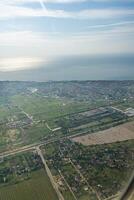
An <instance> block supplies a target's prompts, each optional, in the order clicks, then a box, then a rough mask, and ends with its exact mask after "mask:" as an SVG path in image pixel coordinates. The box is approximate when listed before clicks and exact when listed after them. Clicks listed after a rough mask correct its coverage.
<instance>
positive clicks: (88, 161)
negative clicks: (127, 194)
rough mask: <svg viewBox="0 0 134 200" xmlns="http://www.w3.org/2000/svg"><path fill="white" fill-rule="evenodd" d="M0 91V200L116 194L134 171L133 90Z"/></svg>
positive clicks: (36, 87)
mask: <svg viewBox="0 0 134 200" xmlns="http://www.w3.org/2000/svg"><path fill="white" fill-rule="evenodd" d="M1 84H2V87H3V88H4V90H0V200H21V199H23V200H37V199H38V200H50V199H51V200H58V197H59V194H61V195H62V196H63V198H61V199H64V200H76V199H77V200H89V199H90V200H100V199H101V200H104V199H106V198H109V197H111V196H112V195H117V194H119V193H121V191H122V188H123V187H124V186H125V183H126V182H127V180H128V179H129V176H130V175H131V172H132V169H133V168H134V165H133V163H134V162H133V158H134V156H133V155H134V151H133V145H134V144H133V141H134V134H133V132H134V116H133V115H132V114H133V112H134V111H133V109H134V105H133V98H134V91H133V89H134V87H133V84H134V83H133V82H131V81H130V82H129V81H128V82H127V81H126V82H103V81H102V82H101V81H100V82H99V81H95V82H90V81H85V82H79V81H74V82H50V83H49V82H48V83H35V82H3V83H0V86H1ZM40 153H41V154H40ZM44 163H45V164H44ZM47 169H48V170H47ZM53 188H55V190H54V189H53ZM57 191H58V192H57ZM57 196H58V197H57Z"/></svg>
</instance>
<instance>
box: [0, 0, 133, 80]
mask: <svg viewBox="0 0 134 200" xmlns="http://www.w3.org/2000/svg"><path fill="white" fill-rule="evenodd" d="M133 57H134V0H0V80H37V81H46V80H71V79H79V80H81V79H134V58H133Z"/></svg>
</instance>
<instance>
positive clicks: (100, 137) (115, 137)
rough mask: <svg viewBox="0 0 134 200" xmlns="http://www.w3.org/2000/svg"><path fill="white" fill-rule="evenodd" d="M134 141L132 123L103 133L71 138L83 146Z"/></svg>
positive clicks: (133, 126)
mask: <svg viewBox="0 0 134 200" xmlns="http://www.w3.org/2000/svg"><path fill="white" fill-rule="evenodd" d="M131 139H134V122H129V123H126V124H123V125H119V126H116V127H113V128H110V129H107V130H104V131H99V132H97V133H93V134H87V135H84V136H80V137H75V138H73V141H75V142H79V143H82V144H84V145H87V146H88V145H97V144H108V143H114V142H120V141H125V140H131Z"/></svg>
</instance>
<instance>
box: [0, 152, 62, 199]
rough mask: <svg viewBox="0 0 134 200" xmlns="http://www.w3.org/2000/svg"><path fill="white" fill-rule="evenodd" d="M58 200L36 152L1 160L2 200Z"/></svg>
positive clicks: (0, 189) (0, 184)
mask: <svg viewBox="0 0 134 200" xmlns="http://www.w3.org/2000/svg"><path fill="white" fill-rule="evenodd" d="M50 198H51V199H54V200H58V198H57V195H56V193H55V191H54V189H53V187H52V185H51V183H50V180H49V178H48V176H47V173H46V171H45V169H44V167H43V165H42V162H41V160H40V157H39V156H38V155H37V153H36V152H29V153H25V154H19V155H17V156H14V157H9V158H5V159H4V160H1V164H0V200H3V199H4V200H18V199H19V200H21V199H23V200H36V199H38V200H50Z"/></svg>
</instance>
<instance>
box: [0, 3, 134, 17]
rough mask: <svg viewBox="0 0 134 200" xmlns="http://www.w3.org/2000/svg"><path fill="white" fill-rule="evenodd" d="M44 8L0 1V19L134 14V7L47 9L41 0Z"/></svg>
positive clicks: (125, 15) (127, 15) (122, 15)
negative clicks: (75, 10)
mask: <svg viewBox="0 0 134 200" xmlns="http://www.w3.org/2000/svg"><path fill="white" fill-rule="evenodd" d="M38 2H39V3H41V5H42V7H43V8H44V9H42V8H40V9H39V8H38V9H37V8H36V9H34V8H29V7H24V6H21V5H16V4H15V5H11V4H8V2H3V1H2V2H1V3H0V19H1V20H2V19H9V18H14V17H16V18H18V17H21V18H22V17H23V18H24V17H53V18H74V19H108V18H109V19H111V18H112V19H113V18H114V19H116V18H121V17H129V16H130V17H132V16H134V9H112V8H111V9H110V8H107V9H100V8H99V9H86V10H80V11H77V12H69V11H65V10H50V9H46V7H45V5H44V4H43V3H42V1H41V0H39V1H38Z"/></svg>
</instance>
